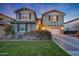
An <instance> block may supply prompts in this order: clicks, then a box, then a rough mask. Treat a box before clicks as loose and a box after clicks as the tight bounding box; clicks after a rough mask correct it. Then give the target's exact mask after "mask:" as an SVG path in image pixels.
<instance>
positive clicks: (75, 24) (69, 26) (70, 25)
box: [64, 18, 79, 31]
mask: <svg viewBox="0 0 79 59" xmlns="http://www.w3.org/2000/svg"><path fill="white" fill-rule="evenodd" d="M64 31H79V18H76V19H74V20H71V21H68V22H65V23H64Z"/></svg>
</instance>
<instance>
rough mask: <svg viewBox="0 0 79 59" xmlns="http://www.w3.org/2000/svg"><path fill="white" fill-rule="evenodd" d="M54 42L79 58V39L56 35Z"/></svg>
mask: <svg viewBox="0 0 79 59" xmlns="http://www.w3.org/2000/svg"><path fill="white" fill-rule="evenodd" d="M52 36H53V38H54V39H53V41H55V42H56V43H57V44H58V45H59V46H60V47H62V48H63V49H64V50H65V51H66V52H68V53H69V54H71V55H73V56H79V38H75V37H70V36H67V35H61V34H54V35H52Z"/></svg>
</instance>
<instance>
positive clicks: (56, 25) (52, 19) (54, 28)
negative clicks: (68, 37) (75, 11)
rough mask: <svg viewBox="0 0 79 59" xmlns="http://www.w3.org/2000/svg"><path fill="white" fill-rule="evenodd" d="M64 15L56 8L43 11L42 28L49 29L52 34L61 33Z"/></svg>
mask: <svg viewBox="0 0 79 59" xmlns="http://www.w3.org/2000/svg"><path fill="white" fill-rule="evenodd" d="M64 15H65V14H64V13H63V12H61V11H57V10H51V11H48V12H45V13H44V14H43V15H42V24H43V25H44V27H43V28H42V29H46V30H49V31H51V32H52V33H53V34H60V33H63V29H64Z"/></svg>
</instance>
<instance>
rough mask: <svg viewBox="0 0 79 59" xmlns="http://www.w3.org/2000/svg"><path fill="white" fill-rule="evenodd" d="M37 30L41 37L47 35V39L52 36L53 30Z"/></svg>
mask: <svg viewBox="0 0 79 59" xmlns="http://www.w3.org/2000/svg"><path fill="white" fill-rule="evenodd" d="M36 32H37V34H38V35H39V36H40V37H41V39H43V38H44V37H46V38H47V39H51V38H52V35H51V32H49V31H47V30H39V31H36Z"/></svg>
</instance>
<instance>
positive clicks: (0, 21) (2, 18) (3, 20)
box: [0, 13, 15, 24]
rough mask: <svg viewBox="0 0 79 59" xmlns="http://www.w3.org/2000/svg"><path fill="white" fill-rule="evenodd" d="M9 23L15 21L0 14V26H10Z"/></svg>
mask: <svg viewBox="0 0 79 59" xmlns="http://www.w3.org/2000/svg"><path fill="white" fill-rule="evenodd" d="M10 21H15V19H13V18H11V17H9V16H6V15H4V14H2V13H0V24H10Z"/></svg>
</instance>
